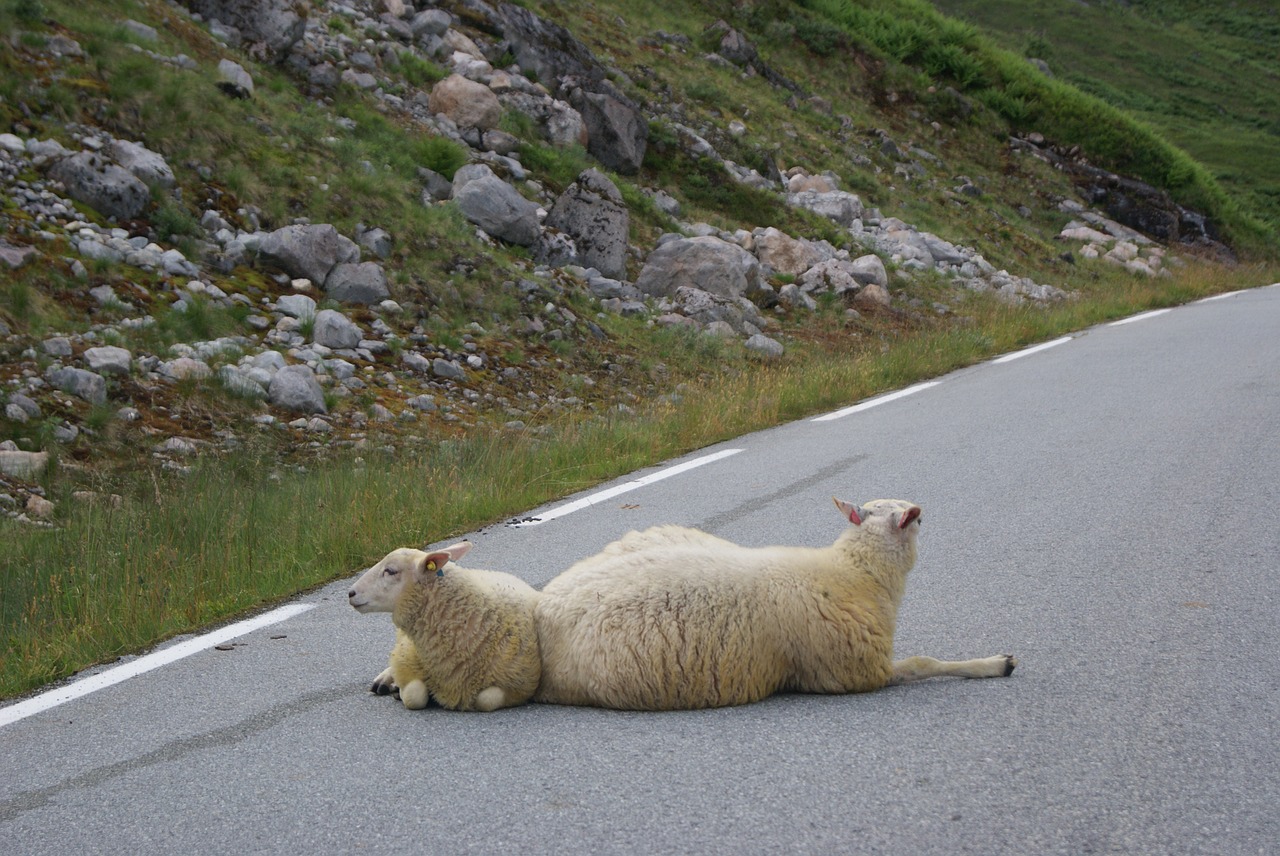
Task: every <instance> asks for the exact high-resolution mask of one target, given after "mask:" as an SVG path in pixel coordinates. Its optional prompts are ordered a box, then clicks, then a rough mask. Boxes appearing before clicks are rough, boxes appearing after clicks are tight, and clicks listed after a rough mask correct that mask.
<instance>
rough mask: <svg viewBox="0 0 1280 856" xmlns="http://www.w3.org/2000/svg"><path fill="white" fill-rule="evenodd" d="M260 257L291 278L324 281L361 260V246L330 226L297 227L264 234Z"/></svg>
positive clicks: (259, 250)
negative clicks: (339, 268) (335, 270)
mask: <svg viewBox="0 0 1280 856" xmlns="http://www.w3.org/2000/svg"><path fill="white" fill-rule="evenodd" d="M258 256H259V258H260V259H262V261H264V262H267V263H268V264H274V265H276V266H278V267H279V268H281V269H282V270H284V271H285V272H286V273H288V274H289V275H290V276H292V277H295V278H299V277H301V278H305V279H309V280H311V281H312V282H324V281H325V279H326V278H327V277H328V276H329V271H331V270H333V268H334V266H335V265H338V264H342V263H350V262H358V261H360V247H359V246H358V245H357V244H356V242H355V241H353V240H351V239H350V238H347V237H345V236H343V235H341V234H339V233H338V230H337V229H335V228H334V227H333V226H332V225H330V224H328V223H321V224H317V225H312V226H306V225H294V226H285V227H284V228H282V229H276V230H275V231H274V232H270V233H268V234H266V235H264V236H263V237H262V240H261V241H259V242H258Z"/></svg>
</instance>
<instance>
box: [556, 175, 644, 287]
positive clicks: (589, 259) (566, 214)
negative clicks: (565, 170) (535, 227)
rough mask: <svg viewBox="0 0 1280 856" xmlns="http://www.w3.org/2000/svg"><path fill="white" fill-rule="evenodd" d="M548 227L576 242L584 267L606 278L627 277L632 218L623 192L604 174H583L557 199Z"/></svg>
mask: <svg viewBox="0 0 1280 856" xmlns="http://www.w3.org/2000/svg"><path fill="white" fill-rule="evenodd" d="M546 225H547V226H548V227H550V228H554V229H559V230H560V231H562V232H564V233H565V234H567V235H568V236H569V237H570V238H572V239H573V242H574V244H575V246H576V247H577V251H578V256H579V258H580V259H581V263H582V264H583V265H584V266H586V267H593V268H595V269H596V270H598V271H600V273H601V274H603V275H604V276H606V277H615V278H616V277H624V276H626V272H627V270H626V269H627V236H628V232H629V229H630V226H631V218H630V215H629V213H628V212H627V206H626V203H625V202H624V201H623V199H622V193H621V192H619V190H618V188H617V186H615V185H614V183H613V182H612V181H610V180H609V178H608V177H607V176H606V175H605V174H604V173H602V172H600V171H598V170H594V169H588V170H585V171H584V172H582V173H581V174H580V175H579V176H578V178H577V180H576V181H575V182H574V183H573V184H571V185H569V187H568V188H567V189H566V190H565V192H564V193H562V194H561V195H560V198H559V199H557V200H556V203H555V205H553V206H552V208H551V211H550V212H548V214H547V219H546Z"/></svg>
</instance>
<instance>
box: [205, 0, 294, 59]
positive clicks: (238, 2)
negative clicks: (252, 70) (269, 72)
mask: <svg viewBox="0 0 1280 856" xmlns="http://www.w3.org/2000/svg"><path fill="white" fill-rule="evenodd" d="M182 2H183V3H184V4H185V5H186V7H187V8H188V9H190V10H191V11H192V12H195V13H197V14H199V15H200V16H201V17H203V18H204V19H205V20H206V21H215V20H216V21H220V22H221V23H223V24H226V25H228V26H231V27H235V28H236V29H237V30H239V31H240V35H241V36H242V37H243V38H244V39H245V41H247V42H250V43H251V47H250V50H249V53H250V54H251V55H255V56H260V57H262V58H265V59H269V60H275V61H279V60H282V59H284V57H285V56H287V55H288V53H289V49H290V48H291V47H293V45H294V44H295V43H296V42H298V40H299V39H301V38H302V35H303V32H304V31H305V29H306V23H307V22H306V21H305V20H304V19H303V18H301V17H299V16H298V13H297V12H295V11H294V9H293V4H292V3H290V2H289V0H182Z"/></svg>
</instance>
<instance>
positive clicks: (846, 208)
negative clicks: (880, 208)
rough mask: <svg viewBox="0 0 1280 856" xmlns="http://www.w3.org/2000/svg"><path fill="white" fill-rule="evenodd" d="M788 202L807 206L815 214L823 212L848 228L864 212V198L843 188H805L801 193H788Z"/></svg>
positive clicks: (797, 206) (803, 206) (802, 206)
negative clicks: (828, 189)
mask: <svg viewBox="0 0 1280 856" xmlns="http://www.w3.org/2000/svg"><path fill="white" fill-rule="evenodd" d="M787 204H788V205H791V206H793V207H796V208H805V209H807V210H809V211H812V212H814V213H815V214H821V215H822V216H823V217H826V218H827V219H828V220H833V221H835V222H836V223H839V224H840V225H841V226H844V227H845V228H848V227H849V226H852V225H853V221H854V220H857V219H858V218H860V217H861V216H862V214H863V210H864V209H863V207H862V200H861V199H859V198H858V197H857V196H855V195H854V194H852V193H847V192H845V191H843V190H833V191H828V192H825V193H823V192H819V191H814V190H803V191H801V192H799V193H788V194H787Z"/></svg>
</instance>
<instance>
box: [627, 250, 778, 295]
mask: <svg viewBox="0 0 1280 856" xmlns="http://www.w3.org/2000/svg"><path fill="white" fill-rule="evenodd" d="M763 286H764V280H763V277H762V276H761V272H760V263H759V262H758V261H756V257H755V256H753V255H751V253H749V252H747V251H746V250H744V249H742V247H739V246H738V245H736V244H731V243H729V242H728V241H723V240H721V239H719V238H715V237H711V236H706V237H699V238H678V239H676V240H673V241H668V242H667V243H665V244H662V245H661V246H659V247H658V248H657V249H656V250H654V251H653V252H652V253H650V254H649V257H648V259H647V260H646V261H645V265H644V268H643V269H642V270H641V271H640V276H639V277H637V278H636V288H638V289H640V291H642V292H643V293H645V294H648V295H652V296H655V297H663V296H668V295H673V294H675V292H676V291H677V290H678V289H680V288H681V287H689V288H696V289H699V290H702V291H706V292H709V293H710V294H714V295H719V296H722V297H741V296H743V295H750V294H753V293H755V292H757V291H759V290H761V289H762V288H763Z"/></svg>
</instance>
